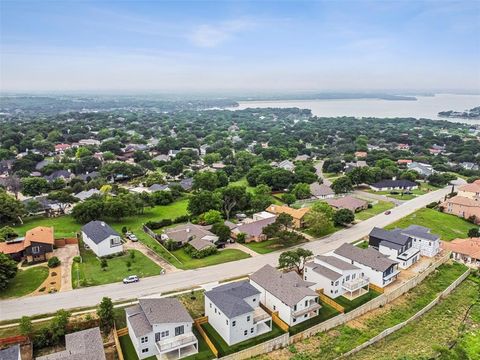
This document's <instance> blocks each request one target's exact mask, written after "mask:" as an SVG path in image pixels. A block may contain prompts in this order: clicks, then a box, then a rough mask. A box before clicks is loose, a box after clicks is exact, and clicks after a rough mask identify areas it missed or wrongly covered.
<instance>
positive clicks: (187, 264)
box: [172, 248, 250, 270]
mask: <svg viewBox="0 0 480 360" xmlns="http://www.w3.org/2000/svg"><path fill="white" fill-rule="evenodd" d="M172 254H173V255H174V256H175V257H176V258H177V259H178V260H179V261H180V263H178V262H176V263H175V264H174V265H175V266H176V267H178V268H180V269H184V270H186V269H196V268H200V267H204V266H211V265H217V264H222V263H226V262H229V261H235V260H241V259H246V258H249V257H250V255H248V254H247V253H244V252H243V251H241V250H237V249H226V250H222V251H219V252H217V253H216V254H214V255H210V256H207V257H204V258H203V259H193V258H191V257H190V255H188V254H187V253H186V252H185V250H184V249H183V248H181V249H178V250H175V251H172Z"/></svg>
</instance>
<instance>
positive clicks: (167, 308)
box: [138, 298, 193, 325]
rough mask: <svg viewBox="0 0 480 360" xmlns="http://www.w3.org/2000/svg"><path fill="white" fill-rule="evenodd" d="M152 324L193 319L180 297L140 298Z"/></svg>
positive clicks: (144, 311)
mask: <svg viewBox="0 0 480 360" xmlns="http://www.w3.org/2000/svg"><path fill="white" fill-rule="evenodd" d="M138 303H139V305H140V307H141V308H142V311H143V313H144V314H145V316H146V317H147V320H148V322H149V323H150V324H152V325H154V324H164V323H179V322H191V323H193V319H192V317H191V316H190V314H189V313H188V311H187V310H186V309H185V307H184V306H183V305H182V303H181V302H180V301H179V300H178V299H174V298H162V299H140V300H139V301H138Z"/></svg>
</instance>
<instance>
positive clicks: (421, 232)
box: [400, 225, 440, 257]
mask: <svg viewBox="0 0 480 360" xmlns="http://www.w3.org/2000/svg"><path fill="white" fill-rule="evenodd" d="M430 231H431V230H430V229H429V228H426V227H424V226H420V225H410V226H409V227H407V228H405V229H400V232H401V233H402V234H404V235H407V236H409V237H410V238H411V239H412V247H414V248H416V249H418V250H420V255H421V256H426V257H434V256H436V255H437V254H438V253H439V252H440V236H438V235H436V234H432V233H431V232H430Z"/></svg>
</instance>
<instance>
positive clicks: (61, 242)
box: [55, 238, 78, 248]
mask: <svg viewBox="0 0 480 360" xmlns="http://www.w3.org/2000/svg"><path fill="white" fill-rule="evenodd" d="M65 245H78V239H77V238H60V239H55V247H57V248H61V247H64V246H65Z"/></svg>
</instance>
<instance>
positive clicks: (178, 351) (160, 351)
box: [125, 298, 198, 360]
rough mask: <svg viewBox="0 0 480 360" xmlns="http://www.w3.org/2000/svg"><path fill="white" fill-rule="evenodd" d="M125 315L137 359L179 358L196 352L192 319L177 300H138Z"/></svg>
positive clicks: (196, 345) (196, 344) (161, 359)
mask: <svg viewBox="0 0 480 360" xmlns="http://www.w3.org/2000/svg"><path fill="white" fill-rule="evenodd" d="M125 312H126V317H127V328H128V334H129V336H130V339H131V340H132V344H133V347H134V348H135V351H136V353H137V355H138V357H139V358H140V359H145V358H147V357H150V356H157V359H160V360H163V359H169V360H171V359H181V358H184V357H187V356H190V355H194V354H197V353H198V340H197V338H196V337H195V335H194V334H193V331H192V327H193V319H192V317H191V316H190V314H189V313H188V312H187V310H186V309H185V307H184V306H183V305H182V303H181V302H180V301H179V300H178V299H175V298H156V299H139V300H138V304H137V305H134V306H132V307H129V308H127V309H125Z"/></svg>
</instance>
